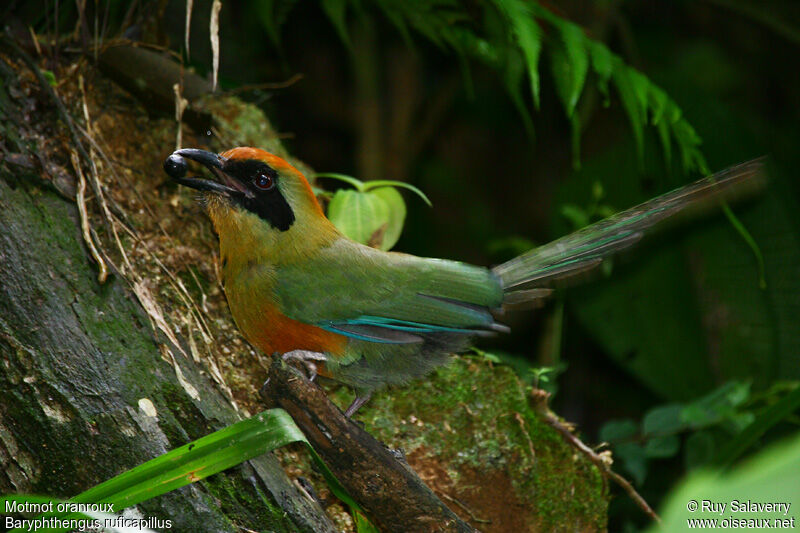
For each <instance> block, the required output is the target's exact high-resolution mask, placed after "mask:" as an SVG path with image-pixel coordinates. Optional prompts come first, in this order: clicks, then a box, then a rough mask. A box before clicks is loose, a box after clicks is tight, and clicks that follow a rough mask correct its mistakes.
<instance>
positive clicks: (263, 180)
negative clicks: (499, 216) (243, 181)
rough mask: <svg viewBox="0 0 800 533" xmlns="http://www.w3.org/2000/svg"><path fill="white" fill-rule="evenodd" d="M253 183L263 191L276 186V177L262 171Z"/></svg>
mask: <svg viewBox="0 0 800 533" xmlns="http://www.w3.org/2000/svg"><path fill="white" fill-rule="evenodd" d="M253 185H255V186H256V187H258V188H259V189H261V190H262V191H268V190H270V189H272V188H273V187H274V186H275V178H273V177H272V176H270V175H269V174H266V173H263V172H262V173H261V174H259V175H258V176H256V178H255V179H254V180H253Z"/></svg>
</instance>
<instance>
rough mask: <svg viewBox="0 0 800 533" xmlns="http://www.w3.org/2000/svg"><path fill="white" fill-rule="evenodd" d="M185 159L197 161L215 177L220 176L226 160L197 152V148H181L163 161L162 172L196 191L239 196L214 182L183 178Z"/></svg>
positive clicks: (236, 192) (234, 190) (185, 169)
mask: <svg viewBox="0 0 800 533" xmlns="http://www.w3.org/2000/svg"><path fill="white" fill-rule="evenodd" d="M186 159H191V160H192V161H197V162H198V163H201V164H202V165H203V166H205V167H206V168H208V169H209V170H210V171H211V172H212V173H214V174H215V175H220V174H222V166H223V165H224V164H225V162H226V161H227V159H225V158H224V157H222V156H221V155H218V154H215V153H214V152H209V151H207V150H198V149H197V148H183V149H181V150H175V151H174V152H172V155H170V156H169V157H168V158H167V159H166V161H164V172H166V173H167V175H168V176H169V177H170V178H172V179H174V180H175V181H177V182H178V183H180V184H181V185H186V186H187V187H191V188H192V189H197V190H198V191H210V192H216V193H224V194H228V195H240V194H241V192H240V191H237V190H236V189H233V188H231V187H228V186H227V185H223V184H222V183H218V182H216V181H211V180H206V179H201V178H197V177H188V178H187V177H185V176H186V171H187V169H188V165H187V164H186Z"/></svg>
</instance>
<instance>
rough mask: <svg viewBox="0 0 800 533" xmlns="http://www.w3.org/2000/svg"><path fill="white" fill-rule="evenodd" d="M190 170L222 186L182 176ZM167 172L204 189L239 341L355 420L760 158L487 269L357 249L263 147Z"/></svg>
mask: <svg viewBox="0 0 800 533" xmlns="http://www.w3.org/2000/svg"><path fill="white" fill-rule="evenodd" d="M187 159H189V160H193V161H196V162H198V163H200V164H202V165H203V166H205V167H206V168H207V169H208V170H209V171H210V172H211V173H212V174H213V175H214V177H215V178H216V179H214V180H211V179H205V178H201V177H197V176H194V177H187V176H186V172H187V169H188V163H187V161H186V160H187ZM164 169H165V171H166V172H167V174H168V175H169V176H170V177H171V178H173V179H174V180H175V181H177V182H178V183H180V184H182V185H185V186H187V187H191V188H193V189H196V190H198V191H200V201H201V203H202V205H203V207H204V208H205V211H206V212H207V213H208V216H209V218H210V219H211V221H212V223H213V226H214V228H215V230H216V232H217V235H218V236H219V249H220V260H221V277H222V283H223V286H224V288H225V294H226V297H227V299H228V303H229V307H230V310H231V313H232V315H233V318H234V320H235V322H236V324H237V326H238V328H239V329H240V331H241V332H242V334H243V335H244V337H245V338H246V339H247V340H248V341H249V342H250V343H251V344H253V345H254V346H256V347H257V348H259V349H260V350H262V351H263V352H264V353H266V354H269V355H271V354H275V353H278V354H289V355H290V356H293V357H294V356H297V357H298V358H300V359H302V360H304V361H307V362H309V363H312V364H314V365H315V366H316V367H317V371H318V372H319V374H320V375H322V376H325V377H329V378H331V379H333V380H335V381H338V382H340V383H344V384H346V385H349V386H350V387H352V388H353V389H355V391H356V399H355V401H354V402H353V404H352V405H350V407H349V408H348V409H347V411H346V414H347V416H351V415H352V414H353V413H354V412H355V411H356V410H357V409H358V408H359V407H360V406H361V405H363V403H365V402H366V401H367V400H368V399H369V397H370V395H371V394H372V392H373V391H375V390H377V389H379V388H381V387H384V386H387V385H396V384H402V383H405V382H407V381H409V380H412V379H414V378H419V377H422V376H424V375H426V374H428V373H429V372H431V371H432V370H433V369H434V368H435V367H437V366H438V365H441V364H443V363H445V362H446V361H447V358H448V356H449V354H452V353H458V352H463V351H465V350H466V349H468V348H469V347H470V346H471V345H472V343H473V341H474V340H475V339H476V337H480V336H484V335H491V334H495V333H498V332H507V331H508V330H509V328H508V327H506V326H505V325H503V324H501V323H499V322H497V319H496V317H497V316H499V312H500V311H501V310H503V309H504V308H510V307H512V306H515V305H518V304H524V303H535V302H537V301H540V300H542V299H544V298H547V297H548V296H549V295H550V294H551V293H552V291H553V290H554V289H553V288H554V287H557V286H560V285H561V284H563V283H564V282H565V280H568V279H569V278H574V277H576V275H577V274H581V273H584V272H586V271H588V270H592V269H595V268H597V267H598V266H599V265H600V264H602V263H603V262H604V261H605V260H607V259H608V258H609V257H611V256H613V255H614V254H617V253H618V252H620V251H622V250H624V249H626V248H629V247H630V246H632V245H634V244H635V243H637V242H639V241H640V240H641V239H642V237H643V235H644V233H645V232H646V231H647V230H649V229H651V228H653V227H655V226H656V225H659V224H660V223H662V222H666V221H668V220H674V219H675V218H676V215H679V214H684V213H687V212H689V211H692V210H693V207H696V206H700V205H705V206H709V205H715V204H719V203H720V202H721V201H723V200H729V199H733V198H735V197H738V196H740V195H742V194H745V193H748V192H753V191H754V190H755V189H757V188H758V187H760V185H761V184H762V183H763V163H762V161H760V160H754V161H750V162H748V163H744V164H741V165H739V166H736V167H732V168H730V169H728V170H725V171H722V172H720V173H718V174H715V175H713V176H710V177H707V178H705V179H702V180H700V181H697V182H695V183H692V184H689V185H687V186H684V187H683V188H680V189H677V190H675V191H672V192H670V193H667V194H664V195H662V196H659V197H657V198H655V199H653V200H650V201H648V202H645V203H643V204H641V205H639V206H636V207H633V208H631V209H628V210H627V211H623V212H621V213H618V214H616V215H614V216H611V217H610V218H607V219H605V220H601V221H600V222H596V223H594V224H592V225H590V226H587V227H585V228H583V229H581V230H578V231H577V232H575V233H572V234H570V235H567V236H565V237H562V238H560V239H558V240H556V241H553V242H551V243H549V244H545V245H543V246H539V247H538V248H534V249H533V250H531V251H529V252H526V253H524V254H522V255H520V256H519V257H516V258H514V259H511V260H509V261H507V262H505V263H502V264H500V265H497V266H495V267H493V268H484V267H479V266H473V265H469V264H465V263H461V262H458V261H451V260H445V259H432V258H422V257H416V256H414V255H409V254H404V253H398V252H391V251H390V252H387V251H382V250H378V249H375V248H371V247H368V246H366V245H363V244H360V243H357V242H355V241H353V240H351V239H349V238H348V237H347V236H345V235H343V234H342V233H341V232H340V231H339V230H338V229H337V228H336V227H335V226H334V225H333V224H332V223H331V222H330V221H329V220H328V219H327V218H326V217H325V214H324V212H323V210H322V207H321V206H320V204H319V202H318V201H317V198H316V196H315V194H314V192H313V190H312V188H311V186H310V184H309V182H308V181H307V180H306V178H305V177H304V176H303V174H302V173H301V172H300V171H298V170H297V169H296V168H295V167H294V166H292V165H291V164H289V163H288V162H286V161H285V160H284V159H281V158H280V157H278V156H276V155H274V154H271V153H268V152H266V151H264V150H261V149H258V148H250V147H239V148H233V149H231V150H227V151H225V152H223V153H221V154H216V153H213V152H209V151H206V150H200V149H181V150H177V151H175V152H174V153H173V154H172V155H171V156H169V157H168V158H167V160H166V161H165V162H164Z"/></svg>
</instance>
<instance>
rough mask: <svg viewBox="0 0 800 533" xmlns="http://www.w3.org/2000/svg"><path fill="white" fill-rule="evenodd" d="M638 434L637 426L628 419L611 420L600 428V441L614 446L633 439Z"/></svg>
mask: <svg viewBox="0 0 800 533" xmlns="http://www.w3.org/2000/svg"><path fill="white" fill-rule="evenodd" d="M638 433H639V424H637V423H636V422H634V421H633V420H630V419H625V420H611V421H609V422H606V423H605V424H603V427H602V428H600V435H599V436H600V440H601V441H603V442H608V443H611V444H614V443H615V442H621V441H626V440H630V439H632V438H634V437H635V436H636V435H637V434H638Z"/></svg>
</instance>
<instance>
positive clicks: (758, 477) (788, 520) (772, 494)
mask: <svg viewBox="0 0 800 533" xmlns="http://www.w3.org/2000/svg"><path fill="white" fill-rule="evenodd" d="M798 471H800V434H795V435H794V436H793V437H791V438H789V439H786V440H785V441H783V442H781V443H779V444H777V445H774V446H771V447H770V448H768V449H766V450H764V451H762V452H761V453H759V454H758V455H757V456H756V457H754V458H752V459H751V460H749V461H748V462H747V463H745V464H742V465H741V466H739V467H737V468H735V469H734V470H732V471H731V472H730V473H726V474H722V475H720V474H719V473H718V472H714V471H703V472H697V473H695V474H693V475H691V476H690V477H689V478H688V480H686V481H685V482H684V483H682V484H681V486H679V487H678V488H677V489H675V490H673V491H672V492H671V494H670V495H669V496H668V498H667V500H666V503H665V504H664V505H663V508H662V509H661V512H660V513H659V514H660V515H661V518H662V520H663V523H662V524H654V525H653V526H652V527H651V528H650V530H649V531H651V532H653V533H657V532H661V531H686V529H687V520H692V519H704V518H707V519H712V520H719V521H720V523H719V525H718V526H717V527H720V528H722V527H723V524H722V522H723V520H726V519H727V520H728V521H730V519H732V518H735V519H737V520H745V519H755V518H759V519H765V518H766V519H770V520H771V521H775V520H780V521H781V525H780V527H781V528H782V529H783V528H786V529H791V528H793V527H795V525H794V523H795V519H796V515H797V506H798V503H800V483H798ZM703 500H708V501H710V502H725V503H726V508H725V510H724V511H722V512H720V510H719V508H718V509H716V510H714V511H711V510H709V509H708V508H707V507H706V508H703V507H702V506H700V505H699V506H698V508H697V509H694V508H693V507H689V502H697V503H698V504H701V503H702V502H703ZM748 500H749V501H750V502H759V503H766V502H775V503H782V504H786V505H788V506H790V507H788V508H785V510H781V511H775V510H774V509H770V510H769V512H760V513H759V512H753V511H751V510H750V509H749V508H747V507H745V508H744V512H743V511H742V509H738V507H739V505H738V504H739V503H744V502H747V501H748ZM734 501H736V502H737V509H734V508H733V506H732V504H733V502H734ZM692 509H693V510H692ZM773 525H774V522H773ZM770 529H772V528H770ZM776 529H777V528H776Z"/></svg>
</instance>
